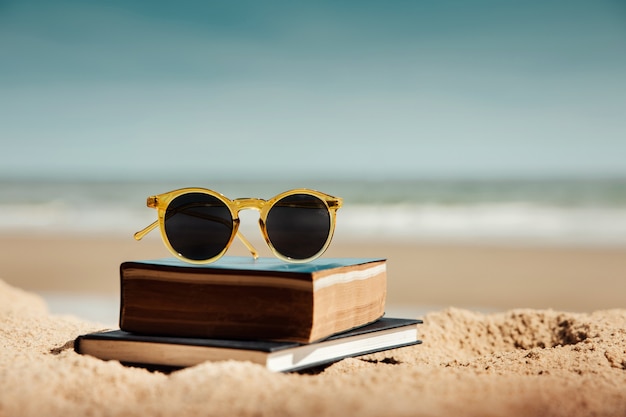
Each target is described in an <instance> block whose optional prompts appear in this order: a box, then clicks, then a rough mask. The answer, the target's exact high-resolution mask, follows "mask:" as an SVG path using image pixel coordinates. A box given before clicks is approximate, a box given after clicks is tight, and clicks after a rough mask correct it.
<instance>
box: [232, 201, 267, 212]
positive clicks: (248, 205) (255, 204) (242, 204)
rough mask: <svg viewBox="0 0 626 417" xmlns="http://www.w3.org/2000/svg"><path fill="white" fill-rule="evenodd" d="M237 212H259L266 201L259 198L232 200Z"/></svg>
mask: <svg viewBox="0 0 626 417" xmlns="http://www.w3.org/2000/svg"><path fill="white" fill-rule="evenodd" d="M233 203H234V204H235V207H237V211H239V210H257V211H261V209H262V208H263V206H264V205H265V203H267V201H265V200H263V199H261V198H238V199H236V200H233Z"/></svg>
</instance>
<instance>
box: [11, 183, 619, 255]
mask: <svg viewBox="0 0 626 417" xmlns="http://www.w3.org/2000/svg"><path fill="white" fill-rule="evenodd" d="M183 186H204V187H207V188H211V189H214V190H216V191H219V192H221V193H222V194H224V195H226V196H227V197H229V198H238V197H260V198H270V197H272V196H274V195H276V194H278V193H280V192H282V191H285V190H288V189H291V188H298V187H306V188H314V189H318V190H320V191H323V192H326V193H328V194H331V195H335V196H339V197H342V198H343V199H344V206H343V207H342V208H341V209H340V210H339V212H338V217H337V227H336V234H335V236H336V237H335V238H336V239H346V240H349V239H377V240H385V239H389V240H400V241H405V240H409V241H416V242H437V243H450V242H452V243H477V244H482V243H498V244H533V245H609V246H625V245H626V179H586V180H585V179H560V180H547V179H544V180H539V179H537V180H450V179H447V180H440V179H437V180H435V179H432V180H395V181H332V180H324V181H295V180H294V181H291V180H288V179H284V180H276V181H250V182H223V181H219V182H207V183H204V184H189V183H176V182H173V181H172V182H165V181H154V182H147V181H132V180H131V181H125V182H121V181H118V182H107V181H54V180H50V181H34V180H23V181H22V180H20V181H18V180H3V181H0V233H6V234H8V233H23V232H29V233H65V234H91V235H107V234H108V235H111V234H114V235H125V236H132V234H133V233H134V232H135V231H137V230H139V229H141V228H143V227H144V226H146V225H147V224H149V223H151V222H152V221H154V220H155V219H156V212H155V211H154V210H153V209H149V208H147V207H146V206H145V201H146V197H148V196H149V195H153V194H159V193H162V192H166V191H170V190H172V189H175V188H180V187H183ZM254 215H256V214H255V213H245V214H242V216H241V217H242V231H244V232H245V233H246V234H248V233H254V232H248V231H247V230H248V229H251V228H256V227H257V226H256V224H255V221H256V220H255V219H253V218H252V219H249V218H250V217H251V216H254ZM257 233H258V232H257Z"/></svg>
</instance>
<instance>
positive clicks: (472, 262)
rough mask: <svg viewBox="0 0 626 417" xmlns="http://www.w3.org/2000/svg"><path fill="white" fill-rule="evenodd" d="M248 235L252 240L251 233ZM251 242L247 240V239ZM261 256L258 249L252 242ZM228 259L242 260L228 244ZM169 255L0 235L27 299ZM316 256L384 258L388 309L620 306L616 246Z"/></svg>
mask: <svg viewBox="0 0 626 417" xmlns="http://www.w3.org/2000/svg"><path fill="white" fill-rule="evenodd" d="M252 237H255V236H254V235H252ZM252 237H251V238H250V239H251V240H253V239H252ZM254 243H255V245H256V247H257V248H258V249H259V251H260V252H261V254H262V255H264V256H268V254H269V251H267V249H266V247H265V245H264V243H263V242H261V243H257V242H254ZM228 254H229V255H245V254H246V251H245V248H244V247H243V245H241V244H240V243H239V242H237V241H235V243H234V244H233V247H232V248H231V250H229V252H228ZM162 256H171V255H170V253H169V252H168V251H167V250H166V249H165V248H164V246H163V244H162V243H161V240H160V238H159V236H158V234H155V235H150V236H148V237H146V238H145V239H144V240H142V241H141V242H136V241H134V240H133V239H132V236H131V235H130V234H129V235H128V236H121V237H120V236H102V235H96V236H88V235H65V236H49V235H27V234H16V235H12V236H11V235H3V236H0V279H3V280H5V281H6V282H7V283H9V284H11V285H14V286H17V287H19V288H22V289H25V290H29V291H35V292H54V291H61V292H68V291H69V292H74V293H102V294H110V295H113V296H115V295H117V294H118V293H119V264H120V263H121V262H123V261H127V260H137V259H153V258H158V257H162ZM325 256H331V257H332V256H336V257H343V256H349V257H384V258H387V263H388V268H389V269H388V272H389V274H388V305H394V306H407V307H409V309H410V308H413V307H416V306H417V307H420V308H421V307H425V308H427V309H440V308H442V307H448V306H454V307H462V308H467V309H471V310H476V309H479V310H481V311H504V310H509V309H513V308H537V309H555V310H563V311H575V312H592V311H596V310H604V309H610V308H626V297H625V296H624V294H626V248H625V247H607V248H602V247H540V246H514V245H497V246H496V245H491V246H487V245H477V244H475V245H460V244H454V245H453V244H425V243H416V242H398V241H374V240H372V239H364V240H362V241H356V242H355V241H351V240H345V239H341V238H340V237H339V238H336V239H335V240H334V241H333V244H332V245H331V247H330V249H329V250H328V252H327V253H326V254H325Z"/></svg>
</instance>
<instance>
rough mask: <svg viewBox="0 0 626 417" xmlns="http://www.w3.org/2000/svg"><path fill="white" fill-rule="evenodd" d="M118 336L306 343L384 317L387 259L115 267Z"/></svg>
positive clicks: (175, 262) (246, 259) (174, 262)
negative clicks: (120, 332) (117, 270)
mask: <svg viewBox="0 0 626 417" xmlns="http://www.w3.org/2000/svg"><path fill="white" fill-rule="evenodd" d="M120 277H121V285H120V295H121V302H120V323H119V324H120V329H121V330H124V331H127V332H132V333H138V334H144V335H151V336H180V337H201V338H219V339H248V340H250V339H258V340H278V341H293V342H298V343H310V342H313V341H317V340H321V339H324V338H326V337H328V336H330V335H333V334H335V333H339V332H344V331H346V330H349V329H353V328H356V327H359V326H363V325H365V324H368V323H372V322H374V321H376V320H378V319H379V318H381V317H382V316H383V314H384V310H385V299H386V291H387V272H386V261H385V259H374V258H367V259H361V258H358V259H354V258H319V259H316V260H314V261H312V262H309V263H304V264H296V263H285V262H283V261H280V260H278V259H275V258H259V259H256V260H254V259H252V258H249V257H223V258H221V259H219V260H218V261H216V262H214V263H211V264H206V265H195V264H189V263H184V262H182V261H180V260H178V259H175V258H165V259H159V260H152V261H135V262H124V263H123V264H122V265H121V266H120Z"/></svg>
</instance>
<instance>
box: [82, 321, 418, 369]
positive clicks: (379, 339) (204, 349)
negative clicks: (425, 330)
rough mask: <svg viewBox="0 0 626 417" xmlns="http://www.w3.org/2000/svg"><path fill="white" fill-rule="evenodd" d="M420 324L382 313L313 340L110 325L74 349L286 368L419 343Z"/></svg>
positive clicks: (151, 359) (145, 362) (179, 362)
mask: <svg viewBox="0 0 626 417" xmlns="http://www.w3.org/2000/svg"><path fill="white" fill-rule="evenodd" d="M419 323H421V320H413V319H400V318H388V317H383V318H381V319H380V320H378V321H376V322H374V323H371V324H369V325H366V326H362V327H359V328H356V329H352V330H349V331H347V332H343V333H338V334H336V335H333V336H331V337H329V338H327V339H324V340H322V341H318V342H314V343H294V342H276V341H261V340H228V339H206V338H185V337H166V336H149V335H143V334H135V333H129V332H125V331H123V330H111V331H105V332H96V333H89V334H85V335H82V336H79V337H78V338H76V341H75V343H74V350H75V351H76V352H78V353H81V354H86V355H91V356H94V357H97V358H100V359H104V360H117V361H120V362H122V363H126V364H133V365H139V366H146V367H165V368H184V367H187V366H193V365H196V364H199V363H201V362H204V361H221V360H241V361H250V362H253V363H258V364H262V365H264V366H265V367H267V369H269V370H271V371H275V372H286V371H296V370H302V369H306V368H310V367H314V366H319V365H324V364H328V363H332V362H335V361H338V360H340V359H343V358H347V357H354V356H361V355H365V354H369V353H374V352H380V351H383V350H388V349H394V348H399V347H404V346H411V345H415V344H418V343H421V341H420V340H418V338H417V324H419Z"/></svg>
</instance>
